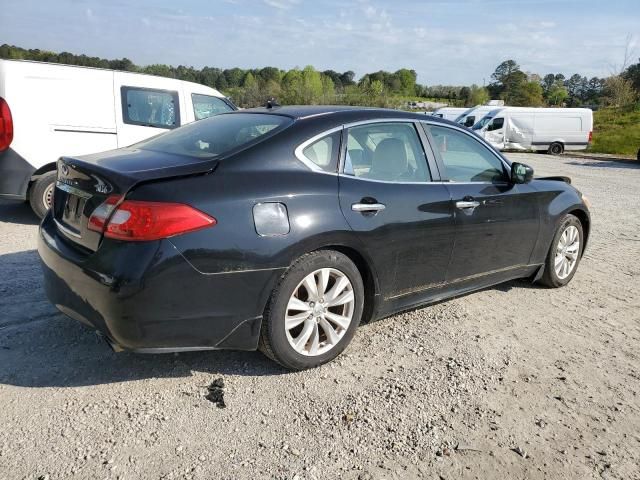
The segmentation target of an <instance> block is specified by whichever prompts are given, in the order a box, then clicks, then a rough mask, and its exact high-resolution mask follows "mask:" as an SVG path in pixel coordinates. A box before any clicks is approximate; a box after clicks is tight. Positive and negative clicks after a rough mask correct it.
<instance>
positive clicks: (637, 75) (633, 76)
mask: <svg viewBox="0 0 640 480" xmlns="http://www.w3.org/2000/svg"><path fill="white" fill-rule="evenodd" d="M622 78H624V79H625V80H628V81H629V82H631V86H632V87H633V89H634V90H635V91H636V92H637V93H638V94H639V95H640V58H639V59H638V63H636V64H634V65H630V66H629V67H628V68H627V69H626V70H625V71H624V73H623V74H622Z"/></svg>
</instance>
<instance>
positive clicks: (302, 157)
mask: <svg viewBox="0 0 640 480" xmlns="http://www.w3.org/2000/svg"><path fill="white" fill-rule="evenodd" d="M375 123H410V124H413V125H414V126H417V124H420V123H424V124H426V125H428V126H432V125H433V126H435V127H444V128H450V129H452V130H457V131H460V132H462V133H464V134H465V135H468V136H470V137H472V138H473V139H474V140H476V141H478V142H480V144H481V145H483V146H484V147H485V148H486V149H487V150H489V152H491V153H492V154H493V155H494V156H495V157H496V158H497V159H498V160H500V162H502V164H503V165H504V167H505V168H506V169H507V176H509V175H510V174H511V165H510V164H509V163H507V161H506V160H505V159H504V158H502V157H501V156H500V155H498V154H497V153H496V152H495V151H494V150H493V147H491V146H490V145H489V144H488V143H487V142H486V141H485V140H484V139H483V138H481V137H479V136H477V135H476V134H474V133H473V132H469V131H468V130H467V129H466V128H463V127H459V126H457V125H449V124H443V123H441V122H434V121H431V120H429V119H427V120H423V119H416V118H397V117H391V118H373V119H369V120H358V121H357V122H351V123H345V124H344V125H341V126H339V127H333V128H330V129H328V130H325V131H323V132H321V133H319V134H317V135H314V136H313V137H311V138H309V139H308V140H305V141H304V142H302V143H301V144H300V145H298V146H297V147H296V149H295V150H294V154H295V157H296V158H297V159H298V160H299V161H300V162H301V163H302V164H303V165H305V166H306V167H307V168H309V170H311V171H313V172H316V173H322V174H325V175H336V176H345V177H347V178H353V179H356V180H360V181H364V182H374V183H389V184H395V185H434V184H435V185H438V184H445V185H447V184H449V185H451V184H454V185H508V182H499V183H494V182H456V181H453V180H451V181H429V182H391V181H387V180H373V179H370V178H362V177H356V176H355V175H347V174H345V173H344V171H343V170H344V158H342V155H340V158H339V159H338V171H337V172H327V171H325V170H323V169H322V168H321V167H319V166H318V165H316V164H315V163H314V162H312V161H311V160H310V159H308V158H307V157H305V155H304V154H303V153H302V152H303V150H304V149H305V148H307V147H308V146H309V145H311V144H312V143H314V142H316V141H318V140H320V139H321V138H323V137H326V136H327V135H331V134H333V133H336V132H339V131H341V130H347V129H349V128H352V127H359V126H362V125H368V124H375ZM417 133H418V132H416V134H417ZM423 148H426V146H425V145H423ZM341 153H342V152H341ZM425 155H426V152H425Z"/></svg>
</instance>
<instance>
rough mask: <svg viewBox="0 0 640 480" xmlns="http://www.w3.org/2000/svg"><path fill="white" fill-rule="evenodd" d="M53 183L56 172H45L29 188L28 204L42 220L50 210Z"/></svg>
mask: <svg viewBox="0 0 640 480" xmlns="http://www.w3.org/2000/svg"><path fill="white" fill-rule="evenodd" d="M55 183H56V172H55V171H54V172H47V173H45V174H43V175H42V176H41V177H40V178H38V179H37V180H36V181H35V182H33V183H32V184H31V187H30V188H29V204H30V205H31V208H32V210H33V211H34V213H35V214H36V215H37V216H38V217H39V218H43V217H44V216H45V215H46V214H47V211H48V210H49V209H50V208H51V202H52V201H53V189H54V188H55Z"/></svg>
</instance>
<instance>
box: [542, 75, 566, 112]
mask: <svg viewBox="0 0 640 480" xmlns="http://www.w3.org/2000/svg"><path fill="white" fill-rule="evenodd" d="M568 97H569V92H568V91H567V89H566V87H565V86H564V85H563V84H562V81H560V80H555V79H554V82H553V84H552V85H551V87H550V88H549V91H548V92H547V102H548V103H549V105H555V106H561V105H562V103H563V102H564V101H565V100H566V99H567V98H568Z"/></svg>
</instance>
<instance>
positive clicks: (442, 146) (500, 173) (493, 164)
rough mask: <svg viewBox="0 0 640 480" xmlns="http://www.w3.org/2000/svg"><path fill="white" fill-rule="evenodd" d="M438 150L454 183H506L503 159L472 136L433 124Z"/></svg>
mask: <svg viewBox="0 0 640 480" xmlns="http://www.w3.org/2000/svg"><path fill="white" fill-rule="evenodd" d="M429 129H430V131H431V135H432V137H433V140H434V142H435V145H434V147H435V150H436V151H437V152H438V153H439V154H440V158H441V159H442V163H443V164H444V167H445V170H446V176H447V178H448V179H449V180H451V181H453V182H503V181H506V178H507V177H506V172H505V168H504V165H503V163H502V161H501V160H500V159H499V158H498V157H497V156H496V155H495V154H493V153H492V152H491V151H490V150H489V149H488V148H487V147H486V146H484V145H483V144H482V143H481V142H480V140H478V139H476V138H474V137H473V136H472V135H470V134H467V133H463V132H460V131H457V130H455V129H452V128H447V127H437V126H433V125H432V126H430V127H429Z"/></svg>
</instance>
